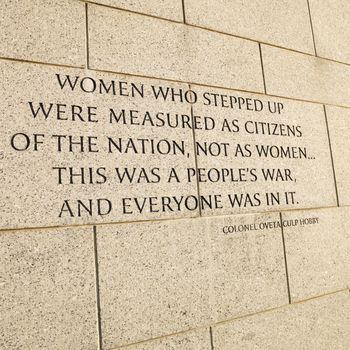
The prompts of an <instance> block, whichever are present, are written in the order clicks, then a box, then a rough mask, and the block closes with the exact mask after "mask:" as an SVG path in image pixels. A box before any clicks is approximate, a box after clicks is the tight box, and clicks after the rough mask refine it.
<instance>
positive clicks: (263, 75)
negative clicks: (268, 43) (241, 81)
mask: <svg viewBox="0 0 350 350" xmlns="http://www.w3.org/2000/svg"><path fill="white" fill-rule="evenodd" d="M258 44H259V54H260V63H261V72H262V77H263V82H264V93H265V94H266V93H267V92H266V81H265V71H264V62H263V57H262V52H261V44H260V43H258Z"/></svg>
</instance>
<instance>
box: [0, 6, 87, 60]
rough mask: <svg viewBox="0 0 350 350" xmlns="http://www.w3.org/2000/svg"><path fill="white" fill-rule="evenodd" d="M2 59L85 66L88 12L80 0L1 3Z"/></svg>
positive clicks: (0, 41) (0, 54)
mask: <svg viewBox="0 0 350 350" xmlns="http://www.w3.org/2000/svg"><path fill="white" fill-rule="evenodd" d="M0 27H1V31H0V56H1V57H9V58H17V59H24V60H30V61H39V62H47V63H57V64H65V65H73V66H84V65H85V9H84V4H83V3H82V2H80V1H76V0H58V1H57V0H6V1H1V2H0Z"/></svg>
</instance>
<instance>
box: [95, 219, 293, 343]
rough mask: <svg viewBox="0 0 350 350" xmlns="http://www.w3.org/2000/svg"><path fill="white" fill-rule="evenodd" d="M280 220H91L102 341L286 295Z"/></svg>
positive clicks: (185, 324)
mask: <svg viewBox="0 0 350 350" xmlns="http://www.w3.org/2000/svg"><path fill="white" fill-rule="evenodd" d="M267 223H270V225H271V226H262V227H261V228H259V226H255V228H254V224H255V225H259V224H261V225H268V224H267ZM278 223H279V218H278V216H277V214H273V215H270V214H269V215H247V216H242V217H232V218H217V219H209V218H207V219H199V218H198V219H185V220H175V221H173V220H172V221H159V222H152V223H132V224H131V223H130V224H129V223H128V224H120V225H103V226H97V247H98V257H99V261H98V263H99V271H100V274H99V277H100V278H99V279H100V295H101V317H102V339H103V344H104V347H105V348H107V349H108V348H113V347H119V346H125V345H127V344H133V343H137V342H141V341H145V340H147V339H151V338H157V337H162V336H166V335H167V334H173V333H178V332H183V331H186V330H188V329H193V328H197V327H202V326H203V327H205V326H207V325H209V324H211V323H212V322H217V321H219V320H222V319H225V318H230V317H231V318H232V317H235V316H239V315H244V314H247V313H251V312H255V311H260V310H263V309H265V308H270V307H275V306H280V305H283V304H286V303H288V296H287V287H286V276H285V267H284V260H283V247H282V236H281V232H280V230H279V229H278V227H276V226H274V225H276V224H278ZM244 225H248V226H249V227H250V230H249V231H245V232H242V231H241V229H242V227H243V226H244ZM228 226H230V227H231V228H229V230H230V233H225V232H227V231H226V229H228ZM235 226H236V232H234V231H233V230H234V227H235ZM225 228H226V229H225ZM224 231H225V232H224Z"/></svg>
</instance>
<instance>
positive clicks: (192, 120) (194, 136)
mask: <svg viewBox="0 0 350 350" xmlns="http://www.w3.org/2000/svg"><path fill="white" fill-rule="evenodd" d="M188 87H189V89H190V90H191V84H188ZM191 124H192V140H193V152H194V165H195V167H196V183H197V197H198V210H199V216H202V208H201V202H200V191H199V176H198V158H197V152H196V149H197V147H196V133H195V129H194V115H193V105H192V104H191Z"/></svg>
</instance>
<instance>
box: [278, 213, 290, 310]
mask: <svg viewBox="0 0 350 350" xmlns="http://www.w3.org/2000/svg"><path fill="white" fill-rule="evenodd" d="M280 223H281V234H282V243H283V256H284V267H285V270H286V281H287V291H288V302H289V304H291V303H292V298H291V295H290V285H289V274H288V264H287V253H286V242H285V239H284V232H283V220H282V213H281V212H280Z"/></svg>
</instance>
